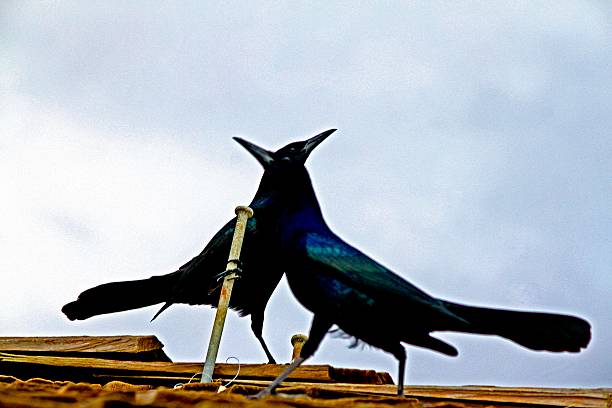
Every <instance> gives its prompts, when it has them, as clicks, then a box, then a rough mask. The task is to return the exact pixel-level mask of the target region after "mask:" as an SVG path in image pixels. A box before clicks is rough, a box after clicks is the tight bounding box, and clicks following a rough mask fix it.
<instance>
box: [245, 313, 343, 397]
mask: <svg viewBox="0 0 612 408" xmlns="http://www.w3.org/2000/svg"><path fill="white" fill-rule="evenodd" d="M331 327H332V323H330V322H328V321H327V320H324V319H322V318H319V317H317V315H315V317H314V319H313V320H312V325H311V326H310V333H309V335H308V340H306V343H304V347H302V352H301V354H300V356H299V357H297V358H296V359H295V360H293V361H292V362H291V364H290V365H289V367H287V368H286V369H285V371H283V373H282V374H281V375H279V376H278V377H276V379H275V380H274V381H273V382H272V384H270V385H269V386H268V388H266V389H265V390H262V391H260V392H259V393H257V395H255V396H253V397H251V398H262V397H266V396H268V395H270V394H274V390H275V389H276V387H278V386H279V385H280V383H281V382H283V381H285V379H286V378H287V377H289V375H290V374H291V373H292V372H293V370H295V369H296V368H298V367H299V366H300V365H301V364H302V363H303V362H304V361H305V360H306V359H307V358H309V357H310V356H312V355H313V354H314V352H315V351H316V350H317V348H318V347H319V344H321V340H323V337H325V334H327V332H328V331H329V329H330V328H331Z"/></svg>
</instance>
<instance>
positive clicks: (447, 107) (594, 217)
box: [0, 0, 612, 387]
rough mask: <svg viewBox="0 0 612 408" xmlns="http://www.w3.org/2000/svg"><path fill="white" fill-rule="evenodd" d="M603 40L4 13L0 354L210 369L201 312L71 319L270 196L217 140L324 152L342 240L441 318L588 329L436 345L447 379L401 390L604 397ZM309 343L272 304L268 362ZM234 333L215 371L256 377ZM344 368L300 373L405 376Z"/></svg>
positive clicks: (601, 15) (539, 8)
mask: <svg viewBox="0 0 612 408" xmlns="http://www.w3.org/2000/svg"><path fill="white" fill-rule="evenodd" d="M611 38H612V6H611V4H610V3H609V2H606V1H567V2H566V1H558V0H555V1H538V2H522V1H518V2H517V1H511V2H503V1H497V2H484V1H483V2H461V3H460V2H434V1H413V2H392V1H391V2H376V3H375V2H362V3H359V4H358V5H357V4H356V3H355V2H334V3H330V2H276V1H270V2H262V1H253V2H232V1H223V2H197V1H193V2H188V1H185V2H150V1H146V2H145V1H143V2H139V1H132V2H120V1H117V2H88V3H85V4H84V3H83V2H78V1H74V2H70V1H67V2H61V3H60V2H28V1H4V2H2V5H1V6H0V188H1V191H2V198H1V200H0V254H1V256H0V273H1V277H2V289H3V290H2V302H1V307H0V335H1V336H14V335H43V336H44V335H85V334H87V335H101V334H108V335H114V334H155V335H157V336H158V337H159V338H160V339H161V340H162V341H163V342H164V343H165V345H166V350H167V352H168V354H169V355H170V356H171V357H172V358H173V359H174V360H177V361H198V360H202V359H203V355H204V354H205V350H206V345H207V343H208V337H209V334H210V328H211V322H212V320H213V318H214V311H213V310H212V309H210V308H209V307H204V306H200V307H193V306H192V307H189V306H183V305H179V306H173V307H172V308H170V309H169V310H168V311H167V312H165V313H164V314H162V315H161V316H160V317H159V318H158V319H157V320H156V321H155V322H153V323H149V320H150V318H151V317H152V316H153V314H154V313H155V311H156V307H151V308H146V309H141V310H137V311H131V312H125V313H120V314H115V315H107V316H101V317H96V318H92V319H90V320H88V321H84V322H70V321H68V320H67V319H66V318H65V317H64V316H63V315H62V314H61V313H60V308H61V306H62V305H63V304H64V303H66V302H68V301H70V300H73V299H74V298H75V297H76V295H77V294H78V293H79V292H81V291H82V290H84V289H87V288H89V287H91V286H95V285H98V284H100V283H104V282H109V281H113V280H125V279H139V278H145V277H148V276H151V275H155V274H163V273H167V272H171V271H173V270H175V269H176V268H177V267H178V266H180V265H182V263H183V262H185V261H186V260H188V259H190V258H191V257H192V256H194V255H195V254H197V253H198V252H199V251H200V250H201V248H202V247H203V246H204V244H205V243H206V242H208V239H209V238H210V237H211V236H212V235H213V234H214V232H215V231H216V230H217V229H218V228H220V227H221V226H222V225H223V224H224V223H225V222H226V221H227V220H228V219H229V218H230V217H231V216H232V215H233V209H234V207H235V206H236V205H238V204H246V203H248V202H249V201H250V199H251V196H252V195H253V193H254V192H255V189H256V186H257V183H258V180H259V178H260V176H261V173H262V171H261V169H260V167H259V165H258V164H257V162H256V161H255V160H253V158H252V157H250V156H249V155H248V154H247V153H246V152H245V151H244V150H243V149H242V148H241V147H240V146H238V145H237V144H236V143H235V142H234V141H232V140H231V137H232V136H242V137H244V138H246V139H248V140H251V141H254V142H256V143H258V144H261V145H262V146H266V147H269V148H271V149H276V148H278V147H280V146H282V145H284V144H286V143H288V142H290V141H293V140H299V139H303V138H306V137H309V136H312V135H314V134H315V133H317V132H319V131H321V130H324V129H327V128H330V127H335V128H338V129H339V131H338V132H336V133H335V134H334V135H333V136H332V137H330V138H329V139H328V140H327V141H325V143H324V144H322V145H321V146H320V147H319V148H318V149H317V151H316V152H315V153H314V154H313V155H312V157H311V159H310V160H309V162H308V167H309V169H310V171H311V175H312V177H313V180H314V184H315V188H316V190H317V192H318V196H319V200H320V202H321V205H322V208H323V211H324V214H325V216H326V218H327V220H328V222H329V224H330V225H331V226H332V228H334V229H335V230H336V232H338V234H339V235H340V236H342V237H343V238H345V239H346V240H347V241H349V242H351V243H353V244H354V245H356V246H357V247H358V248H360V249H362V250H363V251H364V252H366V253H368V254H370V255H372V256H373V257H374V258H375V259H377V260H379V261H380V262H382V263H383V264H385V265H387V266H389V267H391V268H392V269H393V270H395V271H397V272H398V273H399V274H401V275H402V276H404V277H405V278H406V279H409V280H410V281H411V282H413V283H415V284H416V285H418V286H420V287H421V288H423V289H425V290H426V291H428V292H429V293H431V294H434V295H437V296H440V297H444V298H447V299H450V300H455V301H461V302H465V303H471V304H478V305H489V306H498V307H507V308H516V309H530V310H542V311H558V312H566V313H571V314H576V315H579V316H583V317H585V318H587V319H588V320H589V321H590V322H591V323H592V325H593V340H592V342H591V344H590V345H589V348H588V349H587V350H586V351H583V352H582V353H580V354H577V355H576V354H561V355H554V354H551V353H536V352H531V351H528V350H525V349H523V348H521V347H519V346H516V345H514V344H513V343H510V342H508V341H505V340H502V339H499V338H494V337H483V336H469V335H461V334H441V335H440V337H443V338H444V339H446V340H448V341H450V342H452V343H453V344H454V345H455V346H456V347H457V348H458V349H459V350H460V356H459V357H458V358H449V357H445V356H441V355H439V354H436V353H433V352H430V351H426V350H419V349H414V348H409V352H408V369H407V382H408V383H412V384H457V385H460V384H493V385H539V386H581V387H594V386H612V357H611V356H612V324H611V323H610V322H611V320H612V300H611V298H610V293H611V292H612V278H611V269H612V242H611V236H612V217H611V209H612V160H611V159H610V158H611V157H612V138H611V137H610V130H611V129H612V75H611V74H610V73H611V72H612V41H610V39H611ZM310 319H311V315H310V313H309V312H308V311H306V310H305V309H303V308H302V307H301V306H300V305H299V304H298V303H297V302H296V301H295V300H294V299H293V297H292V295H291V293H290V291H289V289H288V287H287V285H286V282H285V281H283V282H282V284H281V285H280V287H279V288H278V290H277V291H276V292H275V294H274V296H273V297H272V299H271V301H270V304H269V306H268V309H267V320H266V324H265V328H264V337H265V338H266V339H267V340H268V342H269V345H270V347H271V351H272V353H273V354H274V355H275V356H277V359H278V360H279V361H285V360H288V359H289V358H290V355H291V346H290V343H289V338H290V337H291V335H293V334H294V333H298V332H307V331H308V328H309V325H310ZM389 319H390V320H391V321H395V322H397V323H398V324H410V319H411V314H410V310H393V311H391V310H390V311H389ZM249 324H250V321H249V320H248V319H240V318H238V317H237V315H236V314H234V313H230V315H229V318H228V321H227V324H226V329H225V332H224V337H223V342H222V346H221V349H220V354H219V360H225V359H226V358H227V357H229V356H236V357H237V358H239V359H240V361H241V362H263V361H265V356H264V355H263V352H262V351H261V349H260V347H259V344H258V343H257V341H256V340H255V338H254V337H252V335H251V333H250V329H249ZM348 344H349V342H347V341H346V340H342V339H334V338H331V337H328V338H327V339H326V340H325V341H324V342H323V344H322V346H321V348H320V349H319V351H318V353H317V354H316V356H315V358H313V359H312V360H311V361H312V363H320V364H324V363H331V364H333V365H336V366H342V367H359V368H373V369H378V370H385V371H389V372H390V373H392V375H393V376H395V375H396V369H397V368H396V362H395V360H394V359H393V357H391V356H390V355H387V354H385V353H383V352H381V351H379V350H376V349H372V348H365V349H363V350H359V349H347V345H348Z"/></svg>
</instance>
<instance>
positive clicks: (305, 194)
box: [283, 174, 328, 231]
mask: <svg viewBox="0 0 612 408" xmlns="http://www.w3.org/2000/svg"><path fill="white" fill-rule="evenodd" d="M287 193H288V194H286V201H285V212H284V217H283V223H286V224H287V225H289V226H291V229H293V230H299V231H320V230H322V229H327V228H328V227H327V224H326V223H325V219H324V218H323V213H322V211H321V206H320V205H319V201H318V200H317V196H316V194H315V191H314V188H313V186H312V183H311V181H310V177H308V174H306V175H305V177H304V179H302V180H296V182H295V183H292V184H291V186H290V188H289V189H288V191H287Z"/></svg>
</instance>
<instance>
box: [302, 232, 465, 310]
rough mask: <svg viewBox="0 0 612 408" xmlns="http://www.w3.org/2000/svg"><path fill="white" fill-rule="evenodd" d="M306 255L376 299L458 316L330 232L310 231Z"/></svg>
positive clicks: (307, 237) (344, 281)
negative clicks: (394, 301)
mask: <svg viewBox="0 0 612 408" xmlns="http://www.w3.org/2000/svg"><path fill="white" fill-rule="evenodd" d="M302 243H303V245H304V248H305V255H306V256H307V257H308V259H309V261H311V262H314V263H315V264H319V265H320V266H321V272H323V273H326V274H332V275H333V278H334V279H337V280H339V281H341V282H343V283H344V284H345V285H347V286H350V287H353V288H355V289H358V290H360V291H361V292H363V293H366V294H367V295H368V296H371V297H372V298H375V299H388V300H390V301H391V300H396V301H397V302H399V303H400V304H403V305H406V306H409V305H414V306H422V307H425V308H427V309H428V310H429V309H431V310H430V311H432V312H434V313H435V312H439V313H442V314H443V315H446V316H447V317H451V318H457V316H455V315H454V314H453V313H452V312H450V311H448V310H447V309H446V308H445V307H444V305H443V304H442V302H440V301H439V300H438V299H436V298H434V297H432V296H430V295H428V294H427V293H425V292H424V291H422V290H421V289H419V288H417V287H416V286H414V285H413V284H411V283H410V282H408V281H406V280H405V279H403V278H402V277H400V276H399V275H397V274H395V273H393V272H391V271H390V270H389V269H387V268H385V267H384V266H383V265H381V264H379V263H378V262H376V261H374V260H373V259H372V258H370V257H368V256H367V255H365V254H364V253H363V252H361V251H359V250H358V249H356V248H354V247H352V246H351V245H349V244H347V243H346V242H344V241H343V240H342V239H340V238H339V237H337V236H335V235H331V234H320V233H309V234H307V235H306V236H305V237H304V239H303V242H302Z"/></svg>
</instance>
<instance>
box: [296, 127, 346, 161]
mask: <svg viewBox="0 0 612 408" xmlns="http://www.w3.org/2000/svg"><path fill="white" fill-rule="evenodd" d="M336 130H338V129H329V130H326V131H325V132H321V133H319V134H318V135H316V136H313V137H311V138H310V139H308V140H306V142H305V144H304V147H303V148H302V151H303V152H304V158H307V157H308V156H309V155H310V153H311V152H312V151H313V150H314V148H315V147H317V146H318V145H319V144H320V143H321V142H322V141H324V140H325V139H327V137H328V136H329V135H331V134H332V133H334V132H335V131H336Z"/></svg>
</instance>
